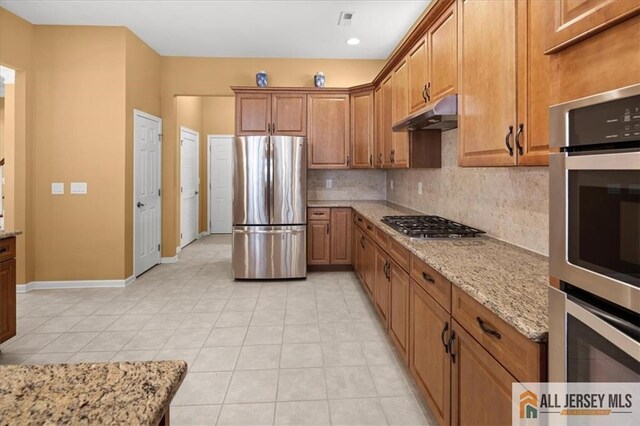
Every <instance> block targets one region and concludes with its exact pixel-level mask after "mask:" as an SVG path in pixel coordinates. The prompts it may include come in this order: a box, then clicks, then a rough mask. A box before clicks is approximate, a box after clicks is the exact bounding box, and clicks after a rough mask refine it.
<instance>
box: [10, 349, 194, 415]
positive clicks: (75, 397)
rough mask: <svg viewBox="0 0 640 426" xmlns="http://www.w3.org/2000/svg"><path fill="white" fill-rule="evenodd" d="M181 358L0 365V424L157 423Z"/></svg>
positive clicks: (179, 374)
mask: <svg viewBox="0 0 640 426" xmlns="http://www.w3.org/2000/svg"><path fill="white" fill-rule="evenodd" d="M186 373H187V363H186V362H184V361H145V362H120V363H101V364H50V365H7V366H0V425H31V424H33V425H36V424H37V425H42V424H47V425H53V424H72V425H76V424H96V425H97V424H101V425H112V424H122V425H157V424H158V422H159V421H160V419H161V418H162V416H163V415H164V412H165V410H167V409H168V408H169V404H170V403H171V399H172V398H173V396H174V395H175V393H176V391H177V390H178V387H179V386H180V384H181V383H182V380H183V379H184V377H185V375H186Z"/></svg>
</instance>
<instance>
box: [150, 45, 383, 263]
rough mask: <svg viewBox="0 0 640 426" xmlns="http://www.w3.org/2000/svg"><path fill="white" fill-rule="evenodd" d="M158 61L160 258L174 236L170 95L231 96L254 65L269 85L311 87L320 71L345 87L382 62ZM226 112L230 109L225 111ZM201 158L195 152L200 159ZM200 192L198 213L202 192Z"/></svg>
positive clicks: (174, 134) (175, 133)
mask: <svg viewBox="0 0 640 426" xmlns="http://www.w3.org/2000/svg"><path fill="white" fill-rule="evenodd" d="M161 63H162V65H161V68H162V71H161V76H162V83H161V94H162V118H163V133H164V134H165V139H164V140H165V143H164V144H163V148H162V149H163V150H162V159H163V167H162V173H163V175H162V187H163V188H164V192H163V197H162V213H163V215H162V256H165V257H170V256H174V255H175V247H176V246H177V245H178V243H179V241H180V239H179V235H180V216H179V203H180V200H179V196H178V194H179V188H180V184H179V178H180V176H179V170H180V169H179V158H180V157H179V152H180V151H179V144H178V139H179V125H178V124H177V122H176V119H177V102H176V96H179V95H191V96H231V95H233V92H232V91H231V89H230V86H253V85H255V73H256V72H257V71H259V70H266V71H267V72H268V73H269V84H270V85H271V86H289V87H301V86H309V87H311V86H313V75H314V74H315V73H316V72H317V71H323V72H324V73H325V75H326V76H327V86H331V87H350V86H355V85H358V84H363V83H368V82H370V81H371V80H373V78H374V77H375V76H376V74H377V73H378V71H380V69H381V68H382V66H383V65H384V61H381V60H341V59H282V58H185V57H162V58H161ZM226 114H227V116H228V114H230V113H229V111H228V110H227V113H226ZM202 140H203V139H202V136H201V141H202ZM201 149H202V142H201ZM201 153H202V151H201ZM203 157H204V156H203V155H201V161H202V158H203ZM201 164H202V163H201ZM205 164H206V163H205ZM203 173H204V174H203ZM200 182H206V168H203V167H201V168H200ZM201 194H203V196H202V197H201V204H200V208H201V212H202V211H203V210H202V209H203V204H202V203H203V202H205V200H206V193H203V192H201ZM204 208H206V206H205V207H204ZM205 211H206V210H205ZM203 216H204V215H202V214H201V217H203ZM200 225H201V230H203V229H206V227H205V228H203V227H202V225H203V224H202V222H201V223H200Z"/></svg>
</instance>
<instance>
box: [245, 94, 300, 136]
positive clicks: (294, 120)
mask: <svg viewBox="0 0 640 426" xmlns="http://www.w3.org/2000/svg"><path fill="white" fill-rule="evenodd" d="M236 134H237V135H239V136H251V135H264V134H273V135H292V136H304V135H306V134H307V95H306V94H304V93H264V92H248V93H238V94H237V95H236Z"/></svg>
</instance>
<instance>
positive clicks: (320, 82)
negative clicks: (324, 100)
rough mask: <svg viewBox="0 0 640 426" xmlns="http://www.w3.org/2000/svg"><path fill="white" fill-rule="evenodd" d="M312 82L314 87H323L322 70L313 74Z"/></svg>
mask: <svg viewBox="0 0 640 426" xmlns="http://www.w3.org/2000/svg"><path fill="white" fill-rule="evenodd" d="M313 84H314V85H315V86H316V87H324V73H323V72H322V71H318V72H317V73H316V75H314V76H313Z"/></svg>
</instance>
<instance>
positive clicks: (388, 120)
mask: <svg viewBox="0 0 640 426" xmlns="http://www.w3.org/2000/svg"><path fill="white" fill-rule="evenodd" d="M391 77H393V75H389V77H387V79H386V80H384V82H383V83H382V153H381V154H382V163H381V164H382V167H385V168H387V167H391V166H392V164H393V163H392V162H391V151H392V150H393V130H392V129H391V128H392V127H393V81H392V78H391Z"/></svg>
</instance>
